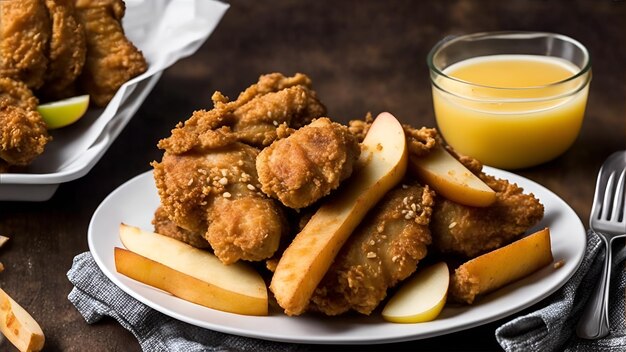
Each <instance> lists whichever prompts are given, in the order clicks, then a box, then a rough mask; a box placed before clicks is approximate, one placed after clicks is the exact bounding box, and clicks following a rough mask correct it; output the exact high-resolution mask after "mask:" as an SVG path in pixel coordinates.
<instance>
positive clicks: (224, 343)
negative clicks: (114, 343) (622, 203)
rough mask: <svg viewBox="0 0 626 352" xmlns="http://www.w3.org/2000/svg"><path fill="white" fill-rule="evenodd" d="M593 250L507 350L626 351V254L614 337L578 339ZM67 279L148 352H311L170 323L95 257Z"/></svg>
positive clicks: (88, 304)
mask: <svg viewBox="0 0 626 352" xmlns="http://www.w3.org/2000/svg"><path fill="white" fill-rule="evenodd" d="M587 236H588V238H587V250H586V253H585V256H584V258H583V261H582V263H581V265H580V267H579V269H578V270H577V271H576V273H575V274H574V275H573V277H572V278H571V279H570V280H569V281H568V282H567V283H566V284H565V285H564V286H563V287H562V288H561V289H559V290H558V291H556V292H555V293H554V294H552V295H551V296H550V297H548V298H547V299H546V300H544V301H543V302H542V303H541V305H543V306H542V307H541V308H539V309H538V310H537V311H534V312H532V313H529V314H527V315H524V316H520V317H517V318H515V319H513V320H511V321H510V322H507V323H505V324H504V325H502V326H501V327H499V328H498V329H497V330H496V333H495V335H496V339H497V340H498V342H499V343H500V345H501V346H502V347H503V348H504V349H505V350H506V351H548V352H549V351H563V350H566V351H624V350H626V330H625V325H626V324H625V310H624V287H625V286H626V272H625V271H624V270H623V269H624V259H625V258H626V250H623V251H621V252H620V253H618V254H617V255H615V256H614V258H615V265H617V267H616V270H613V273H614V274H615V276H614V278H613V279H612V285H611V298H612V300H611V307H612V308H611V312H610V313H611V317H610V320H611V335H609V336H608V337H606V338H604V339H600V340H584V339H579V338H578V337H576V334H575V332H574V331H575V327H576V324H577V322H578V319H579V317H580V314H581V312H582V308H583V307H584V304H585V303H586V301H587V299H588V298H589V295H590V293H591V292H592V291H593V289H594V287H595V285H596V283H597V280H598V278H599V277H600V274H601V271H602V260H603V258H604V254H603V253H604V251H603V245H602V243H601V241H600V239H599V238H598V236H597V235H596V234H594V233H593V232H589V233H588V235H587ZM67 276H68V278H69V280H70V281H71V282H72V284H73V285H74V288H73V289H72V291H71V292H70V294H69V296H68V298H69V300H70V301H71V302H72V303H73V304H74V306H75V307H76V309H77V310H78V311H79V312H80V313H81V314H82V315H83V317H84V318H85V320H86V321H87V323H89V324H92V323H95V322H97V321H99V320H101V319H102V318H104V317H105V316H109V317H112V318H114V319H115V320H117V321H118V322H119V323H120V324H121V325H122V326H123V327H124V328H126V329H127V330H129V331H130V332H132V333H133V334H134V335H135V337H136V338H137V340H138V341H139V344H140V345H141V347H142V349H143V350H144V351H150V352H152V351H155V352H161V351H162V352H173V351H176V352H178V351H181V352H199V351H307V350H310V348H311V346H310V345H299V344H287V343H279V342H270V341H263V340H257V339H253V338H246V337H240V336H233V335H229V334H224V333H220V332H216V331H211V330H207V329H203V328H200V327H196V326H193V325H190V324H187V323H184V322H181V321H178V320H176V319H173V318H170V317H169V316H166V315H164V314H162V313H160V312H157V311H155V310H153V309H152V308H150V307H148V306H146V305H144V304H143V303H141V302H139V301H137V300H136V299H134V298H132V297H131V296H129V295H128V294H127V293H125V292H124V291H122V290H121V289H120V288H119V287H117V286H116V285H115V284H113V283H112V282H111V281H110V280H109V279H108V278H107V277H106V276H105V275H104V274H103V273H102V271H101V270H100V268H98V266H97V264H96V263H95V261H94V259H93V257H92V256H91V253H89V252H85V253H82V254H79V255H77V256H76V257H75V258H74V263H73V265H72V268H71V269H70V270H69V271H68V273H67Z"/></svg>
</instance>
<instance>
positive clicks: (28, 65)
mask: <svg viewBox="0 0 626 352" xmlns="http://www.w3.org/2000/svg"><path fill="white" fill-rule="evenodd" d="M50 28H51V27H50V18H49V17H48V11H47V10H46V7H45V6H44V3H43V0H19V1H0V76H3V77H9V78H12V79H14V80H17V81H22V82H24V83H25V84H26V85H27V86H28V87H29V88H31V89H37V88H39V87H41V85H42V84H43V82H44V74H45V72H46V68H47V66H48V58H47V53H48V44H49V41H50Z"/></svg>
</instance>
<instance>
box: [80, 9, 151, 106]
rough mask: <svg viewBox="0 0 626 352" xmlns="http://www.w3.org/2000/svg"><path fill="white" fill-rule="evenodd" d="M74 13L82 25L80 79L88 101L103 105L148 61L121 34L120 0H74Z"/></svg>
mask: <svg viewBox="0 0 626 352" xmlns="http://www.w3.org/2000/svg"><path fill="white" fill-rule="evenodd" d="M75 4H76V15H77V17H78V20H79V22H80V23H81V25H82V26H83V28H84V29H85V38H86V44H87V58H86V61H85V65H84V67H83V72H82V74H81V76H80V78H79V79H80V81H81V84H82V86H83V88H84V89H85V91H86V92H87V93H89V95H90V99H91V101H93V102H94V104H95V105H97V106H105V105H106V104H108V102H109V101H110V100H111V99H112V98H113V95H115V93H116V92H117V90H118V89H119V88H120V87H121V86H122V84H124V83H125V82H126V81H128V80H129V79H131V78H133V77H135V76H137V75H139V74H141V73H143V72H145V71H146V69H147V67H148V64H147V63H146V60H145V58H144V57H143V55H142V53H141V51H139V50H138V49H137V48H136V47H135V46H134V45H133V43H131V42H130V41H129V40H128V39H127V38H126V36H125V35H124V29H123V28H122V24H121V21H122V17H124V12H125V10H126V7H125V5H124V2H123V1H122V0H76V3H75Z"/></svg>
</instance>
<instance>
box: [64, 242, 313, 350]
mask: <svg viewBox="0 0 626 352" xmlns="http://www.w3.org/2000/svg"><path fill="white" fill-rule="evenodd" d="M67 277H68V278H69V280H70V281H71V282H72V284H73V285H74V288H73V289H72V291H71V292H70V294H69V296H68V298H69V300H70V301H71V302H72V303H73V304H74V306H75V307H76V309H77V310H78V311H79V312H80V314H82V316H83V317H84V318H85V320H86V321H87V323H89V324H92V323H95V322H97V321H99V320H101V319H102V318H104V317H105V316H109V317H112V318H114V319H115V320H117V321H118V322H119V323H120V324H121V325H122V326H123V327H124V328H126V329H127V330H128V331H130V332H132V333H133V335H135V337H136V338H137V340H138V341H139V344H140V345H141V348H142V349H143V350H144V351H149V352H201V351H202V352H208V351H211V352H213V351H215V352H218V351H219V352H222V351H224V352H225V351H236V352H244V351H253V352H256V351H294V352H295V351H305V350H306V349H307V347H306V345H297V344H286V343H279V342H270V341H264V340H257V339H253V338H246V337H240V336H234V335H229V334H223V333H220V332H216V331H211V330H207V329H203V328H200V327H197V326H194V325H191V324H187V323H185V322H182V321H179V320H176V319H174V318H170V317H169V316H167V315H165V314H162V313H160V312H158V311H156V310H154V309H152V308H150V307H148V306H146V305H144V304H143V303H141V302H139V301H137V300H136V299H134V298H133V297H131V296H130V295H128V294H127V293H126V292H124V291H122V289H120V288H119V287H117V286H116V285H115V284H113V282H111V280H109V278H107V277H106V276H105V275H104V274H103V273H102V271H101V270H100V268H99V267H98V265H97V264H96V262H95V261H94V259H93V257H92V256H91V253H89V252H85V253H82V254H79V255H77V256H76V257H75V258H74V263H73V265H72V268H71V269H70V270H69V271H68V273H67Z"/></svg>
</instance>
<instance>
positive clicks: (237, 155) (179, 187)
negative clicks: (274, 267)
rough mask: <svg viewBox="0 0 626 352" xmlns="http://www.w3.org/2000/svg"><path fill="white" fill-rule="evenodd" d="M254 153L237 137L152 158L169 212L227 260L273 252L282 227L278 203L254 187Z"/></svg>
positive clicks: (256, 184) (177, 223) (171, 217)
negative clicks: (201, 149)
mask: <svg viewBox="0 0 626 352" xmlns="http://www.w3.org/2000/svg"><path fill="white" fill-rule="evenodd" d="M257 154H258V150H257V149H255V148H253V147H250V146H248V145H245V144H242V143H239V142H235V143H232V144H230V145H227V146H222V147H220V148H216V149H214V150H212V151H210V152H204V153H191V152H190V153H185V154H180V155H177V154H172V153H168V152H166V153H165V154H164V155H163V159H162V161H161V162H160V163H157V162H153V163H152V165H153V167H154V177H155V180H156V185H157V189H158V191H159V195H160V197H161V204H162V206H163V209H164V211H165V212H166V213H167V215H168V217H169V218H170V219H171V220H172V221H174V222H175V223H176V225H177V226H180V227H182V228H184V229H185V230H187V231H191V232H195V233H202V234H203V236H204V237H205V238H206V240H207V241H208V242H209V243H210V244H211V247H212V248H213V250H214V252H215V255H216V256H217V257H218V258H219V259H220V260H221V261H222V262H224V263H226V264H230V263H234V262H236V261H237V260H240V259H243V260H262V259H265V258H269V257H271V256H272V255H273V253H274V252H275V251H276V249H277V247H278V244H279V241H280V237H281V235H282V233H283V231H284V230H285V227H286V226H285V218H284V215H283V211H282V209H281V208H280V206H279V205H278V204H277V203H276V202H275V201H274V200H272V199H270V198H268V197H267V196H265V195H264V194H262V193H261V192H260V191H259V189H258V188H259V187H260V185H259V183H258V177H257V173H256V168H255V160H256V157H257Z"/></svg>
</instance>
